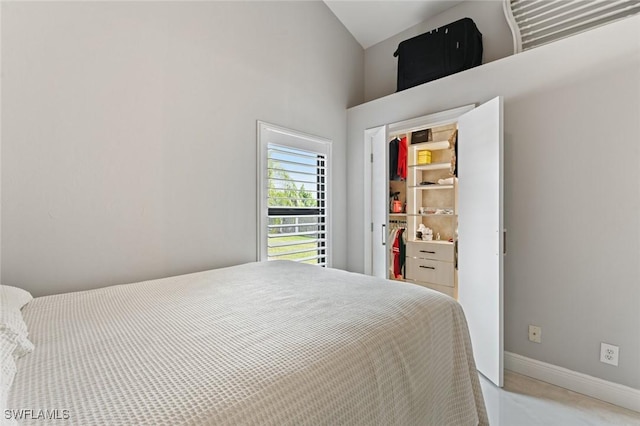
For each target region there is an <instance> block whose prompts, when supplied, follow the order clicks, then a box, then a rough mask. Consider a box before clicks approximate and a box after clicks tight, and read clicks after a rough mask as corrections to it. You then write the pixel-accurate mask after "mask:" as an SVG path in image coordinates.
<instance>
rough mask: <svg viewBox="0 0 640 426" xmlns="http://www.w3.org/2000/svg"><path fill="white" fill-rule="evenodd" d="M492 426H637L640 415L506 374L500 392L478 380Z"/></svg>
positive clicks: (481, 378)
mask: <svg viewBox="0 0 640 426" xmlns="http://www.w3.org/2000/svg"><path fill="white" fill-rule="evenodd" d="M480 383H481V384H482V392H483V394H484V399H485V404H486V405H487V411H488V413H489V423H490V425H491V426H534V425H535V426H539V425H551V426H555V425H558V426H577V425H580V426H583V425H588V426H601V425H602V426H605V425H606V426H613V425H615V426H619V425H620V426H624V425H639V426H640V413H638V412H635V411H631V410H627V409H624V408H621V407H618V406H615V405H612V404H609V403H606V402H603V401H600V400H598V399H594V398H590V397H588V396H585V395H581V394H579V393H576V392H572V391H569V390H567V389H564V388H560V387H557V386H553V385H550V384H548V383H545V382H540V381H538V380H534V379H531V378H529V377H526V376H522V375H520V374H516V373H513V372H511V371H505V376H504V388H503V389H499V388H497V387H496V386H494V385H493V384H492V383H491V382H489V381H488V380H487V379H485V378H484V377H482V376H480Z"/></svg>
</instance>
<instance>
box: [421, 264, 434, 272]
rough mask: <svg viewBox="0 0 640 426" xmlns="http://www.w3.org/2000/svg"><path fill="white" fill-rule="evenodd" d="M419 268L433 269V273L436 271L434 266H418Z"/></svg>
mask: <svg viewBox="0 0 640 426" xmlns="http://www.w3.org/2000/svg"><path fill="white" fill-rule="evenodd" d="M420 267H421V268H424V269H433V270H434V271H435V269H436V268H435V267H434V266H423V265H420Z"/></svg>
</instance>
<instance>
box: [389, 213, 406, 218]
mask: <svg viewBox="0 0 640 426" xmlns="http://www.w3.org/2000/svg"><path fill="white" fill-rule="evenodd" d="M389 216H404V217H406V216H407V214H406V213H389Z"/></svg>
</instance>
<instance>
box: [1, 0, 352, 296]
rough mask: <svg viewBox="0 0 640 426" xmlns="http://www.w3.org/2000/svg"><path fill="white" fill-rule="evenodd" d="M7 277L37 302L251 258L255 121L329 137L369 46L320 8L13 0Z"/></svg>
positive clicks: (339, 259)
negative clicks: (53, 295)
mask: <svg viewBox="0 0 640 426" xmlns="http://www.w3.org/2000/svg"><path fill="white" fill-rule="evenodd" d="M1 37H2V95H3V96H2V123H3V126H2V208H3V211H2V231H3V235H2V283H3V284H9V285H17V286H21V287H24V288H26V289H27V290H29V291H31V292H32V293H33V294H34V295H35V296H38V295H45V294H51V293H60V292H66V291H72V290H80V289H88V288H93V287H100V286H105V285H109V284H115V283H123V282H131V281H137V280H142V279H149V278H155V277H161V276H167V275H174V274H180V273H185V272H190V271H197V270H203V269H208V268H214V267H220V266H225V265H232V264H237V263H242V262H249V261H253V260H255V258H256V248H255V244H256V172H255V164H256V120H258V119H260V120H264V121H267V122H271V123H274V124H278V125H282V126H285V127H289V128H293V129H296V130H300V131H304V132H307V133H311V134H316V135H319V136H323V137H326V138H329V139H332V140H333V141H334V144H333V154H334V169H333V170H334V172H335V175H334V182H335V185H334V187H333V191H334V192H333V194H334V203H333V210H332V213H333V215H334V220H333V224H334V243H335V244H334V256H333V262H334V266H336V267H339V268H344V267H346V186H345V185H344V182H345V174H346V146H345V144H346V134H345V133H346V132H345V129H346V111H345V110H346V108H347V107H349V106H352V105H356V104H358V103H361V102H362V99H363V83H362V75H363V55H364V53H363V50H362V47H360V45H359V44H358V43H357V42H356V41H355V40H354V39H353V37H352V36H351V35H350V34H349V33H348V32H347V30H346V29H345V28H344V27H343V26H342V24H341V23H340V22H339V21H338V20H337V19H336V18H335V16H334V15H333V14H332V13H331V11H330V10H329V9H328V8H327V7H326V6H325V5H324V3H322V2H255V3H250V2H86V3H85V2H42V3H29V2H24V3H10V2H2V34H1Z"/></svg>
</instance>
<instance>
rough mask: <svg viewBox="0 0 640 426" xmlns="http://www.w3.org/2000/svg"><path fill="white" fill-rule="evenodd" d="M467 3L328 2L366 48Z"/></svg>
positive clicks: (414, 0) (415, 0)
mask: <svg viewBox="0 0 640 426" xmlns="http://www.w3.org/2000/svg"><path fill="white" fill-rule="evenodd" d="M463 1H464V0H411V1H403V0H400V1H397V0H383V1H369V0H325V1H324V2H325V3H326V4H327V6H329V9H331V11H332V12H333V13H334V14H335V15H336V16H337V17H338V19H339V20H340V22H342V24H343V25H344V26H345V27H347V29H348V30H349V32H351V34H353V36H354V37H355V38H356V40H358V42H359V43H360V44H361V45H362V47H363V48H365V49H367V48H368V47H371V46H373V45H374V44H376V43H379V42H381V41H382V40H386V39H388V38H389V37H391V36H394V35H396V34H398V33H399V32H402V31H404V30H406V29H407V28H410V27H412V26H414V25H416V24H419V23H420V22H422V21H425V20H426V19H428V18H430V17H432V16H435V15H437V14H439V13H442V12H444V11H445V10H447V9H449V8H451V7H453V6H456V5H458V4H459V3H462V2H463Z"/></svg>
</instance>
